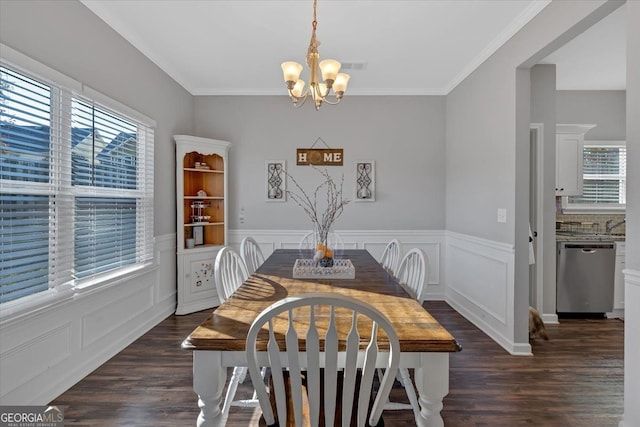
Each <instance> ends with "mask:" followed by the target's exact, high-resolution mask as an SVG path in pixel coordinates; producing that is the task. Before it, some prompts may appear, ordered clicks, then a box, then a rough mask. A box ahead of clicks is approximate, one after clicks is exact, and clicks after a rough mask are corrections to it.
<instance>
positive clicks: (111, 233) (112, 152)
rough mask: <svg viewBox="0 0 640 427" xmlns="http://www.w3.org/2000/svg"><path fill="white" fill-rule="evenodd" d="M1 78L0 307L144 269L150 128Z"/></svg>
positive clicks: (21, 74) (20, 76) (27, 82)
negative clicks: (107, 275)
mask: <svg viewBox="0 0 640 427" xmlns="http://www.w3.org/2000/svg"><path fill="white" fill-rule="evenodd" d="M0 77H1V78H0V233H1V234H0V243H1V248H0V303H7V302H9V301H14V300H18V299H20V298H22V297H25V296H28V295H33V294H39V293H42V292H56V291H60V290H63V289H71V288H77V287H80V286H84V285H87V284H91V283H95V282H97V281H101V280H102V279H104V278H105V277H106V276H105V275H106V274H109V276H111V275H119V274H123V273H125V272H128V271H130V270H131V269H135V268H137V267H140V266H143V265H145V264H147V263H149V262H150V261H151V260H152V258H153V129H152V127H151V126H150V125H147V124H145V123H144V122H142V121H140V120H139V119H137V118H133V117H131V114H126V113H125V114H123V113H120V112H116V111H114V110H113V109H111V108H109V107H107V106H106V105H104V104H103V103H99V102H96V101H95V100H92V99H90V98H89V97H88V96H87V95H86V93H84V92H83V91H82V90H80V91H78V90H75V91H74V90H72V89H68V88H66V87H63V86H62V85H58V84H57V83H56V82H55V81H50V80H46V79H43V78H39V77H35V76H32V75H28V73H27V72H25V71H24V70H22V69H19V68H18V67H14V66H12V65H11V64H7V63H5V62H4V61H3V63H2V65H1V66H0ZM80 87H81V86H80ZM89 92H90V90H89ZM114 104H115V103H114ZM123 108H124V109H126V107H123Z"/></svg>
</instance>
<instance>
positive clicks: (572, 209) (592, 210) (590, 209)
mask: <svg viewBox="0 0 640 427" xmlns="http://www.w3.org/2000/svg"><path fill="white" fill-rule="evenodd" d="M625 212H626V208H625V207H614V206H606V207H605V206H591V205H587V206H579V207H578V206H563V207H562V213H563V214H623V215H624V213H625Z"/></svg>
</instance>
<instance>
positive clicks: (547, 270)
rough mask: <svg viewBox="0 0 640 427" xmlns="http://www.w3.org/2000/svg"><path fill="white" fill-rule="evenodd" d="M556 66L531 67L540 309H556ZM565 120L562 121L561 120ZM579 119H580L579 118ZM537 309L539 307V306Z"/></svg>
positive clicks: (549, 311)
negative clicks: (537, 145)
mask: <svg viewBox="0 0 640 427" xmlns="http://www.w3.org/2000/svg"><path fill="white" fill-rule="evenodd" d="M556 93H557V92H556V66H555V65H553V64H545V65H536V66H534V67H532V68H531V122H532V123H542V124H543V125H544V141H543V144H544V147H543V155H544V159H543V161H544V173H543V177H542V179H543V186H544V196H543V200H541V201H539V203H541V204H542V211H543V218H544V219H543V229H542V230H538V236H539V238H538V242H540V237H541V238H542V242H543V243H542V245H543V266H544V275H543V276H544V279H543V283H544V285H543V290H542V310H541V311H542V312H543V313H550V314H555V312H556V297H555V295H556V241H555V219H556V205H555V180H556V115H557V113H556ZM563 123H564V122H563ZM580 123H581V122H580ZM538 309H540V307H538Z"/></svg>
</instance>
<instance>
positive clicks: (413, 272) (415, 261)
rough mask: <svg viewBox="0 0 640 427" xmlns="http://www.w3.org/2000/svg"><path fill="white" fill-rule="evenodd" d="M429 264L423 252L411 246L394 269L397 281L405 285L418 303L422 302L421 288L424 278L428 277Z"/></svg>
mask: <svg viewBox="0 0 640 427" xmlns="http://www.w3.org/2000/svg"><path fill="white" fill-rule="evenodd" d="M428 269H429V266H428V264H427V261H426V257H425V255H424V252H422V250H421V249H420V248H413V249H411V250H410V251H409V252H407V253H406V254H405V256H404V257H403V258H402V261H401V262H400V266H399V267H398V270H397V271H396V278H397V279H398V282H400V283H402V284H404V285H407V287H408V288H409V290H410V291H411V292H412V293H413V295H412V296H413V297H414V298H415V299H417V300H418V302H419V303H420V304H422V303H423V302H424V298H423V296H422V289H423V288H424V279H425V277H428V275H427V272H428Z"/></svg>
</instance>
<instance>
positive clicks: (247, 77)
mask: <svg viewBox="0 0 640 427" xmlns="http://www.w3.org/2000/svg"><path fill="white" fill-rule="evenodd" d="M81 1H82V2H83V3H84V4H85V5H86V6H87V7H89V9H91V10H92V11H93V12H94V13H95V14H96V15H98V16H99V17H100V18H101V19H103V20H104V21H105V22H106V23H107V24H108V25H110V26H111V27H112V28H113V29H114V30H115V31H117V32H118V33H120V34H121V35H122V36H123V37H124V38H125V39H127V40H128V41H129V42H130V43H131V44H133V45H134V46H135V47H136V48H138V49H139V50H140V51H141V52H142V53H143V54H144V55H146V56H147V57H148V58H149V59H151V60H152V61H153V62H154V63H156V64H157V65H158V66H159V67H160V68H161V69H163V70H164V71H165V72H166V73H167V74H169V75H170V76H171V77H172V78H173V79H175V80H176V81H177V82H178V83H180V84H181V85H182V86H183V87H184V88H185V89H186V90H188V91H189V92H190V93H191V94H193V95H272V94H273V95H281V94H283V93H284V91H285V86H284V82H283V79H282V72H281V69H280V63H281V62H283V61H287V60H292V61H296V62H299V63H302V64H304V58H305V54H306V51H307V47H308V44H309V38H310V36H311V21H312V17H313V2H312V1H311V0H304V1H303V0H242V1H240V0H206V1H205V0H124V1H113V0H81ZM548 3H549V1H548V0H537V1H528V0H527V1H525V0H521V1H504V0H491V1H490V0H481V1H477V0H458V1H450V0H444V1H435V0H367V1H365V0H319V1H318V16H317V21H318V24H317V38H318V40H320V42H321V45H320V47H319V52H320V57H321V59H323V58H325V59H326V58H333V59H337V60H338V61H340V62H342V63H354V64H364V69H363V70H357V69H352V70H344V71H345V72H347V73H349V74H350V75H351V80H350V81H349V87H348V89H347V93H348V94H357V95H374V94H375V95H408V94H411V95H444V94H447V93H448V92H449V91H450V90H451V89H453V88H454V87H455V86H456V85H457V84H458V83H460V82H461V81H462V80H463V79H464V78H465V77H466V76H467V75H469V74H470V73H471V72H472V71H473V70H474V69H475V68H476V67H477V66H478V65H480V64H481V63H482V61H484V60H485V59H486V58H488V57H489V56H490V55H491V54H492V53H493V52H495V50H496V49H497V48H499V47H500V46H501V45H502V44H503V43H504V42H506V41H507V40H508V39H509V38H510V37H511V36H512V35H513V34H514V33H515V32H517V31H518V30H519V29H520V28H522V26H523V25H525V24H526V23H527V22H528V21H529V20H530V19H531V18H533V17H534V16H535V15H536V14H537V13H538V12H539V11H540V10H542V9H543V8H544V7H545V6H546V5H547V4H548ZM616 26H617V24H611V25H610V27H614V29H615V28H617V27H616ZM585 34H586V33H585ZM593 37H595V38H596V40H598V37H600V36H597V35H595V36H593ZM567 49H569V47H567ZM622 49H624V47H623V48H622ZM601 50H603V49H601ZM570 52H573V53H572V54H575V51H570ZM562 58H563V57H562V55H560V56H559V57H555V58H554V56H553V55H551V56H549V57H548V58H547V61H546V62H554V61H558V64H559V65H558V72H559V73H560V70H561V69H564V68H565V67H567V68H568V65H562V67H561V64H562V61H563V59H562ZM567 62H568V63H569V65H578V64H580V65H581V64H582V63H581V62H578V61H577V60H575V59H574V60H572V61H571V60H570V61H567ZM580 69H581V74H582V75H583V76H586V72H584V69H585V68H584V66H582V67H580ZM603 72H604V73H605V74H607V75H609V74H611V73H610V71H603ZM601 73H602V72H601ZM307 74H308V71H307V70H304V71H303V75H302V76H301V78H302V79H304V80H308V76H307ZM585 78H586V77H585ZM568 80H569V81H571V82H575V80H573V79H571V78H569V79H568ZM561 81H564V78H561V76H560V75H559V76H558V84H559V86H558V88H559V89H560V88H561V87H560V83H561Z"/></svg>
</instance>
